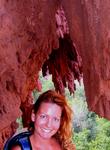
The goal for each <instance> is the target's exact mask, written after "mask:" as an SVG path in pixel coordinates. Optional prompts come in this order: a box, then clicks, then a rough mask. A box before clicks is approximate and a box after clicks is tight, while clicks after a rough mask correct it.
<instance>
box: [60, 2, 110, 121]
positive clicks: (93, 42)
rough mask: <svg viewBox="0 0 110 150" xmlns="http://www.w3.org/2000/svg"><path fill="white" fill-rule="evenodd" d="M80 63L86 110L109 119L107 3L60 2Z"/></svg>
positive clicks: (109, 19) (109, 11)
mask: <svg viewBox="0 0 110 150" xmlns="http://www.w3.org/2000/svg"><path fill="white" fill-rule="evenodd" d="M62 5H63V7H64V10H65V14H66V16H67V18H68V23H69V30H70V33H71V37H72V39H73V41H74V43H75V45H76V47H77V49H78V50H79V51H81V56H82V61H83V76H84V87H85V92H86V98H87V103H88V107H89V110H92V111H94V112H96V113H97V114H99V115H100V116H102V117H105V118H107V119H110V15H109V14H110V1H109V0H102V1H100V0H69V1H68V2H66V0H62Z"/></svg>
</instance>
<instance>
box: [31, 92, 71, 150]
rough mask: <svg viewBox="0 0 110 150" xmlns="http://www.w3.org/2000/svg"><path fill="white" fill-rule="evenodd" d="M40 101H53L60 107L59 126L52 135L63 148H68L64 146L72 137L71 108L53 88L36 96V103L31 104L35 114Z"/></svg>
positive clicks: (63, 97) (66, 149) (65, 149)
mask: <svg viewBox="0 0 110 150" xmlns="http://www.w3.org/2000/svg"><path fill="white" fill-rule="evenodd" d="M42 102H49V103H55V104H57V105H59V106H60V107H61V108H62V115H61V123H60V127H59V130H58V131H57V133H56V134H55V135H54V136H55V137H56V139H57V140H58V141H59V142H60V144H61V145H62V148H63V149H64V150H70V149H68V148H66V146H67V145H68V144H67V143H68V141H69V143H70V139H71V137H72V110H71V108H70V106H69V105H68V103H67V100H66V98H65V96H63V95H61V94H59V93H57V92H56V91H53V90H48V91H46V92H44V93H43V94H41V95H40V96H39V97H38V99H37V101H36V103H35V104H34V106H33V112H34V113H35V114H36V113H37V111H38V109H39V107H40V105H41V103H42ZM67 147H68V146H67ZM72 150H74V149H72Z"/></svg>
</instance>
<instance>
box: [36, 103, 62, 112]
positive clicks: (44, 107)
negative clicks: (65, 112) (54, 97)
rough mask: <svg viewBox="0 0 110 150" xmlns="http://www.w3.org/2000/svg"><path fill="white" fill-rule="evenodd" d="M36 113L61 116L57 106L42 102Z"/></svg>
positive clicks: (60, 109) (59, 108) (60, 110)
mask: <svg viewBox="0 0 110 150" xmlns="http://www.w3.org/2000/svg"><path fill="white" fill-rule="evenodd" d="M38 112H40V113H48V114H55V115H61V113H62V108H61V107H60V106H59V105H57V104H55V103H50V102H42V103H41V105H40V107H39V110H38Z"/></svg>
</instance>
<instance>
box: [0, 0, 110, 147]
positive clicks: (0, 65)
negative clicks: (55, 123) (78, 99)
mask: <svg viewBox="0 0 110 150" xmlns="http://www.w3.org/2000/svg"><path fill="white" fill-rule="evenodd" d="M61 3H62V6H63V8H64V11H65V15H66V18H67V21H68V25H69V31H70V37H71V39H72V40H73V42H74V43H75V47H76V49H77V51H78V52H79V53H80V54H81V56H82V61H83V74H84V86H85V92H86V97H87V103H88V107H89V109H90V110H92V111H95V112H96V113H97V114H99V115H100V116H103V117H106V118H108V119H110V109H109V106H110V102H109V100H110V92H109V89H110V64H109V63H110V57H109V55H110V15H109V14H110V1H109V0H101V1H98V0H89V1H88V0H68V1H67V0H62V1H61ZM58 6H59V1H57V0H50V1H47V0H45V1H44V0H41V1H38V0H22V1H18V0H14V1H11V0H1V1H0V124H1V125H0V148H1V147H2V146H3V142H4V141H5V140H6V139H7V137H9V136H10V134H12V133H14V132H15V129H16V123H15V120H16V118H17V117H19V116H20V115H21V110H20V109H19V108H20V106H22V107H21V109H22V111H24V112H25V111H26V108H25V106H30V107H28V109H30V108H31V103H32V102H31V101H30V99H29V98H28V95H29V93H30V92H31V91H32V89H33V88H35V87H36V80H37V78H38V72H39V70H40V69H41V68H42V65H43V64H44V62H45V61H46V60H47V59H48V56H49V54H50V53H51V52H52V50H53V49H58V48H59V41H58V36H57V34H56V21H55V13H56V10H57V8H58ZM35 76H36V79H35ZM37 85H38V84H37ZM38 88H39V86H38ZM21 104H22V105H21Z"/></svg>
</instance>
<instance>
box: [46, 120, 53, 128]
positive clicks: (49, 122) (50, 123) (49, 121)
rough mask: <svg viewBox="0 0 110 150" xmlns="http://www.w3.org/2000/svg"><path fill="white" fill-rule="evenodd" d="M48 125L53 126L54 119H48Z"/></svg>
mask: <svg viewBox="0 0 110 150" xmlns="http://www.w3.org/2000/svg"><path fill="white" fill-rule="evenodd" d="M46 126H47V127H51V126H52V119H48V120H47V122H46Z"/></svg>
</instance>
